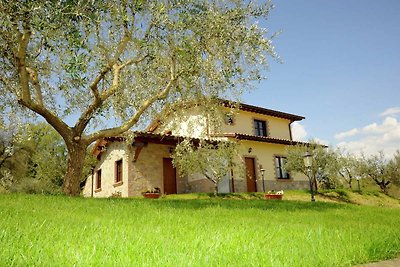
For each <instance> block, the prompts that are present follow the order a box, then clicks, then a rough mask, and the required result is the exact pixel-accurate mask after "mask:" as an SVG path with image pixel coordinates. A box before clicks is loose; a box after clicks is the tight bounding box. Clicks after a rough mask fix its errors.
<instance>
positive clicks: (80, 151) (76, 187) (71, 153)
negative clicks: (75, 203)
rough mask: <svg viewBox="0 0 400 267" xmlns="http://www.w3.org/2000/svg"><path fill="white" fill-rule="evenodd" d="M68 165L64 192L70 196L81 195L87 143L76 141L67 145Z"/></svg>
mask: <svg viewBox="0 0 400 267" xmlns="http://www.w3.org/2000/svg"><path fill="white" fill-rule="evenodd" d="M67 148H68V165H67V172H66V174H65V177H64V184H63V192H64V193H65V194H66V195H70V196H79V194H80V193H81V188H80V182H81V180H82V171H83V164H84V161H85V156H86V149H87V145H85V144H82V143H78V142H74V143H73V144H69V145H67Z"/></svg>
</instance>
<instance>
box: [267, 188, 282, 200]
mask: <svg viewBox="0 0 400 267" xmlns="http://www.w3.org/2000/svg"><path fill="white" fill-rule="evenodd" d="M282 197H283V190H280V191H278V192H275V191H274V190H271V191H268V192H267V194H265V195H264V198H265V199H279V200H281V199H282Z"/></svg>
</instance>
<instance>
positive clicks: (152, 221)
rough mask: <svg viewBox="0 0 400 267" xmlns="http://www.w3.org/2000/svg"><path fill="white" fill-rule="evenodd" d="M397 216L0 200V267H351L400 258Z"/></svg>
mask: <svg viewBox="0 0 400 267" xmlns="http://www.w3.org/2000/svg"><path fill="white" fill-rule="evenodd" d="M399 218H400V209H389V208H382V207H365V206H356V205H351V204H336V203H321V202H317V203H309V202H296V201H285V200H284V201H265V200H229V199H189V200H183V199H181V200H179V199H176V200H173V199H159V200H147V199H83V198H68V197H64V196H38V195H12V194H11V195H7V194H5V195H0V266H27V265H29V266H72V265H75V266H351V265H354V264H357V263H362V262H369V261H373V260H378V259H386V258H390V257H394V256H395V255H397V254H398V253H399V252H400V227H399V226H398V225H399Z"/></svg>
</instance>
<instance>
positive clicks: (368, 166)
mask: <svg viewBox="0 0 400 267" xmlns="http://www.w3.org/2000/svg"><path fill="white" fill-rule="evenodd" d="M360 173H361V175H363V176H364V177H366V178H370V179H372V180H373V181H374V182H375V184H376V185H378V186H379V188H380V190H381V191H382V193H384V194H388V193H389V186H390V185H391V184H392V183H395V184H399V180H400V177H399V176H400V152H399V151H397V152H396V154H395V155H394V156H393V158H392V159H388V158H387V157H385V154H384V153H383V152H380V153H379V154H377V155H371V156H369V157H366V156H365V155H364V156H363V157H362V159H360Z"/></svg>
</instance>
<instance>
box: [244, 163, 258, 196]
mask: <svg viewBox="0 0 400 267" xmlns="http://www.w3.org/2000/svg"><path fill="white" fill-rule="evenodd" d="M244 160H245V162H246V181H247V192H257V183H256V172H255V167H254V159H253V158H244Z"/></svg>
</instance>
